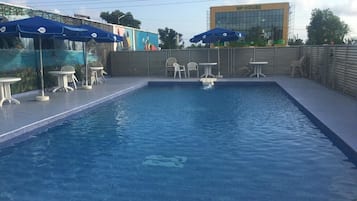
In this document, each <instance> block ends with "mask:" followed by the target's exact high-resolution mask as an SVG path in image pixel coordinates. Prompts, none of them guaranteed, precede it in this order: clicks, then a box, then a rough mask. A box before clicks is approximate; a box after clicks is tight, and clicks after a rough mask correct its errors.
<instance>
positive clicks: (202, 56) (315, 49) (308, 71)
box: [108, 45, 357, 97]
mask: <svg viewBox="0 0 357 201" xmlns="http://www.w3.org/2000/svg"><path fill="white" fill-rule="evenodd" d="M219 55H220V57H219V58H220V59H219V62H220V65H219V66H220V68H219V69H220V72H221V75H223V77H224V78H234V77H242V74H241V73H240V72H241V71H239V69H240V68H241V67H243V66H246V65H247V64H248V62H249V60H250V58H255V60H256V61H268V62H269V64H268V65H267V66H266V67H264V69H263V73H264V74H266V75H268V76H269V75H290V64H291V61H293V60H298V59H299V58H300V57H301V56H305V57H306V60H305V63H304V66H303V70H304V75H303V76H304V77H306V78H308V79H312V80H315V81H316V82H319V83H321V84H323V85H325V86H327V87H329V88H332V89H335V90H338V91H340V92H342V93H345V94H348V95H351V96H352V97H357V46H345V45H344V46H329V45H327V46H294V47H270V48H264V47H262V48H220V49H219ZM168 57H175V58H176V59H177V60H178V63H180V64H183V65H186V64H187V63H188V62H190V61H195V62H198V63H199V62H218V49H217V48H196V49H184V50H161V51H136V52H111V53H110V59H109V60H108V61H109V62H110V66H111V71H110V73H111V75H112V76H148V77H165V61H166V59H167V58H168ZM217 71H218V68H215V69H213V73H214V74H217ZM200 73H201V74H202V73H203V69H200Z"/></svg>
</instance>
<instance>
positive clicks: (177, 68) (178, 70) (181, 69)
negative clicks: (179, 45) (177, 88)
mask: <svg viewBox="0 0 357 201" xmlns="http://www.w3.org/2000/svg"><path fill="white" fill-rule="evenodd" d="M173 66H174V70H175V72H174V79H175V78H176V74H177V73H178V75H179V78H180V79H181V73H182V72H183V74H184V75H185V78H186V69H185V66H183V65H180V64H178V63H176V62H175V63H173Z"/></svg>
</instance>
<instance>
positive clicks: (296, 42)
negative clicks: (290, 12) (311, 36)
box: [288, 36, 304, 45]
mask: <svg viewBox="0 0 357 201" xmlns="http://www.w3.org/2000/svg"><path fill="white" fill-rule="evenodd" d="M288 44H289V45H303V44H304V41H303V40H302V39H300V38H298V37H297V36H294V37H293V38H289V41H288Z"/></svg>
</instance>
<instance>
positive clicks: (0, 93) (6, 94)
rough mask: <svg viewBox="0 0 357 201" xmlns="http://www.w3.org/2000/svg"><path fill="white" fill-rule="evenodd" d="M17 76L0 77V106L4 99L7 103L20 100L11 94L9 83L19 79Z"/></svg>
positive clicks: (18, 102)
mask: <svg viewBox="0 0 357 201" xmlns="http://www.w3.org/2000/svg"><path fill="white" fill-rule="evenodd" d="M20 80H21V78H19V77H2V78H0V98H1V99H0V107H2V104H3V103H4V102H5V101H8V102H9V103H11V102H14V103H16V104H20V101H18V100H16V99H15V98H13V97H12V96H11V87H10V84H12V83H14V82H18V81H20Z"/></svg>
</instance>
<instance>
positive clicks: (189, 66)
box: [187, 62, 199, 78]
mask: <svg viewBox="0 0 357 201" xmlns="http://www.w3.org/2000/svg"><path fill="white" fill-rule="evenodd" d="M190 71H196V74H197V77H199V72H198V64H197V63H196V62H189V63H188V64H187V77H188V78H190Z"/></svg>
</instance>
